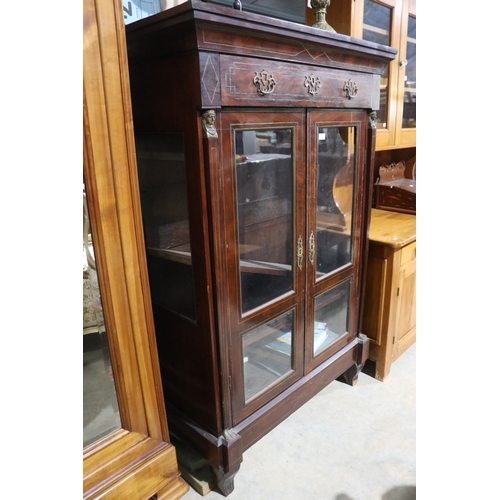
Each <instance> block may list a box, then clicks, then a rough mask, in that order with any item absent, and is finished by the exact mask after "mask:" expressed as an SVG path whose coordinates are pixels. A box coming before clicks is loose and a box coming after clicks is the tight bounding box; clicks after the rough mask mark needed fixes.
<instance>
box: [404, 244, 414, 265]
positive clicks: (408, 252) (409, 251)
mask: <svg viewBox="0 0 500 500" xmlns="http://www.w3.org/2000/svg"><path fill="white" fill-rule="evenodd" d="M416 258H417V242H416V241H415V242H413V243H410V244H409V245H406V246H405V247H403V248H402V249H401V265H404V264H406V263H407V262H409V261H410V260H414V259H416Z"/></svg>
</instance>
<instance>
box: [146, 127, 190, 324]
mask: <svg viewBox="0 0 500 500" xmlns="http://www.w3.org/2000/svg"><path fill="white" fill-rule="evenodd" d="M136 154H137V168H138V171H139V185H140V192H141V206H142V217H143V222H144V232H145V239H146V247H147V256H148V272H149V282H150V288H151V299H152V301H153V303H155V304H158V305H161V306H163V307H165V308H167V309H169V310H171V311H173V312H175V313H177V314H180V315H182V316H185V317H187V318H189V319H191V320H193V321H194V320H196V310H195V296H194V277H193V267H192V264H191V239H190V233H189V214H188V188H187V176H186V160H185V156H184V139H183V136H182V134H162V135H154V134H149V135H137V136H136Z"/></svg>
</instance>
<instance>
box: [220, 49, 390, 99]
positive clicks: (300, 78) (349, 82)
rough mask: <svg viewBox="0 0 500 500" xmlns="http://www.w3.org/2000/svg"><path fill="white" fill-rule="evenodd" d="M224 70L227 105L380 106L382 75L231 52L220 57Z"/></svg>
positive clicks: (224, 90)
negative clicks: (232, 54) (234, 54)
mask: <svg viewBox="0 0 500 500" xmlns="http://www.w3.org/2000/svg"><path fill="white" fill-rule="evenodd" d="M220 72H221V100H222V105H223V106H243V105H248V106H262V105H278V106H279V105H286V106H290V105H293V106H311V107H314V106H317V107H326V106H327V107H335V108H372V109H378V105H379V80H380V77H379V76H378V75H371V74H366V73H357V72H354V71H344V70H332V69H331V68H320V67H317V66H307V65H304V64H293V63H285V62H280V61H273V60H267V59H255V58H240V57H233V56H228V55H221V56H220Z"/></svg>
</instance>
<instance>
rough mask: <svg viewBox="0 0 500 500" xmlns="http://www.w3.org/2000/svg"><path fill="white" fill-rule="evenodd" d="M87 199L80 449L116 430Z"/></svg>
mask: <svg viewBox="0 0 500 500" xmlns="http://www.w3.org/2000/svg"><path fill="white" fill-rule="evenodd" d="M120 427H121V423H120V412H119V410H118V400H117V397H116V388H115V384H114V381H113V370H112V367H111V360H110V356H109V344H108V337H107V334H106V324H105V321H104V315H103V310H102V304H101V293H100V289H99V280H98V275H97V269H96V264H95V256H94V249H93V246H92V235H91V231H90V221H89V217H88V207H87V199H86V196H85V190H84V194H83V447H84V448H85V447H86V446H88V445H89V444H92V443H93V442H95V441H97V440H98V439H100V438H102V437H104V436H106V435H108V434H109V433H111V432H113V431H115V430H117V429H119V428H120Z"/></svg>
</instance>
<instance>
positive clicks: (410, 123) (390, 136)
mask: <svg viewBox="0 0 500 500" xmlns="http://www.w3.org/2000/svg"><path fill="white" fill-rule="evenodd" d="M416 15H417V11H416V0H331V2H330V7H329V9H328V12H327V21H328V22H329V23H330V24H331V26H332V27H333V28H334V29H335V30H336V31H337V32H338V33H344V34H346V35H351V36H354V37H358V38H363V39H364V40H369V41H372V42H374V43H381V44H384V45H390V46H391V47H394V48H396V49H397V50H398V55H397V57H396V58H395V59H394V61H392V62H391V63H390V64H389V65H388V66H387V68H386V70H385V71H384V73H383V74H382V75H381V82H380V110H379V111H378V112H377V144H376V149H377V151H383V150H390V149H395V148H412V147H413V148H414V147H415V146H416V96H417V84H416ZM307 16H308V17H307V19H308V20H309V21H310V20H311V19H312V16H313V14H312V12H311V9H308V10H307Z"/></svg>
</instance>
